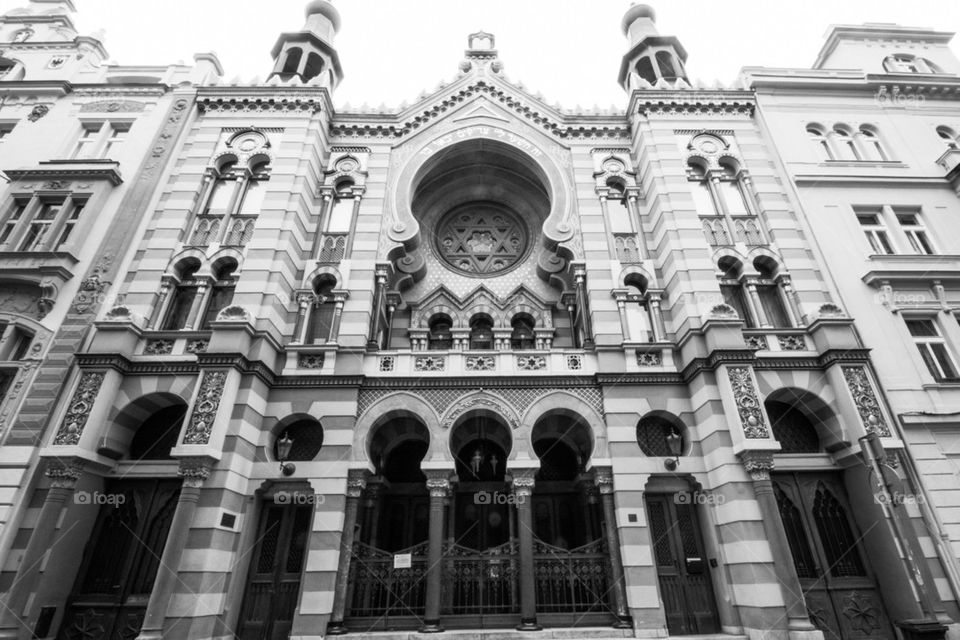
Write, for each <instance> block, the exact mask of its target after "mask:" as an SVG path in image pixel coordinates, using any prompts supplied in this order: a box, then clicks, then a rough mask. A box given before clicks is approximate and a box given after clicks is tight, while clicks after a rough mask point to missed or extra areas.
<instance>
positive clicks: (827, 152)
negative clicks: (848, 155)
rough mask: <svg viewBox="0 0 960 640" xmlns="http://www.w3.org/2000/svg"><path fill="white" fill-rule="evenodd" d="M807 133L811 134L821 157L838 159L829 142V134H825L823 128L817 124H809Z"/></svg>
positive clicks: (811, 138)
mask: <svg viewBox="0 0 960 640" xmlns="http://www.w3.org/2000/svg"><path fill="white" fill-rule="evenodd" d="M807 135H809V136H810V140H811V141H812V142H813V144H814V145H815V146H816V147H817V152H818V153H819V154H820V157H821V159H823V160H836V158H835V157H834V155H833V150H831V149H830V144H829V143H828V142H827V136H826V134H824V132H823V129H821V128H820V127H818V126H816V125H812V124H811V125H807Z"/></svg>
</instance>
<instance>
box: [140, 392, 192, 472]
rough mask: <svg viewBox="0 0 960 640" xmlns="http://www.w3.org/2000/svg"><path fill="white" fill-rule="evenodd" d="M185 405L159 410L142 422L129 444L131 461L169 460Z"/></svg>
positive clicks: (185, 408) (175, 443)
mask: <svg viewBox="0 0 960 640" xmlns="http://www.w3.org/2000/svg"><path fill="white" fill-rule="evenodd" d="M186 415H187V405H186V404H183V403H177V404H173V405H170V406H169V407H165V408H163V409H159V410H157V411H156V412H154V413H153V414H152V415H151V416H150V417H149V418H147V419H146V420H144V421H143V424H141V425H140V426H139V427H138V428H137V431H136V433H134V435H133V440H132V441H131V442H130V455H129V456H128V457H129V458H130V459H131V460H170V459H171V458H170V450H171V449H173V448H174V447H175V446H176V445H177V439H178V438H179V437H180V428H181V427H182V426H183V419H184V418H185V417H186Z"/></svg>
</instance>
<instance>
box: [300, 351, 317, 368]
mask: <svg viewBox="0 0 960 640" xmlns="http://www.w3.org/2000/svg"><path fill="white" fill-rule="evenodd" d="M323 361H324V356H323V354H322V353H300V354H297V368H299V369H323Z"/></svg>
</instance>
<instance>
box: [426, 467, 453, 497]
mask: <svg viewBox="0 0 960 640" xmlns="http://www.w3.org/2000/svg"><path fill="white" fill-rule="evenodd" d="M444 473H446V472H444ZM427 490H428V491H429V492H430V497H431V498H446V497H447V494H449V493H450V480H449V479H448V478H447V477H446V475H432V474H431V475H428V477H427Z"/></svg>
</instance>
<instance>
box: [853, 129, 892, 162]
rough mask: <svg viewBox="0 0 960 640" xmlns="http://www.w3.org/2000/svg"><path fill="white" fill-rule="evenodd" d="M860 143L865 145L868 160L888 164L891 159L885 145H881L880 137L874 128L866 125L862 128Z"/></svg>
mask: <svg viewBox="0 0 960 640" xmlns="http://www.w3.org/2000/svg"><path fill="white" fill-rule="evenodd" d="M860 142H861V143H862V144H863V148H864V151H865V152H866V156H867V159H868V160H874V161H876V162H886V161H887V160H889V159H890V158H889V157H888V156H887V152H886V151H885V150H884V148H883V145H882V144H880V136H879V135H878V134H877V132H876V130H875V129H873V128H872V127H868V126H866V125H864V126H862V127H860Z"/></svg>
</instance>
